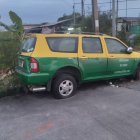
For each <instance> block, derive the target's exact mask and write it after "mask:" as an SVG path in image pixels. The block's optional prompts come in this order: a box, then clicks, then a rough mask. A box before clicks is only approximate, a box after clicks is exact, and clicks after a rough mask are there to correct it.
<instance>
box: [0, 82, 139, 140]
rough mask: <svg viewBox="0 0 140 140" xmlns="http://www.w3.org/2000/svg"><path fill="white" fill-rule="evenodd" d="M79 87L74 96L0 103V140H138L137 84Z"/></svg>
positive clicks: (30, 97)
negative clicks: (61, 98) (62, 98)
mask: <svg viewBox="0 0 140 140" xmlns="http://www.w3.org/2000/svg"><path fill="white" fill-rule="evenodd" d="M120 86H122V87H119V88H117V87H113V86H109V85H107V84H105V83H90V84H86V85H83V86H82V87H81V88H80V89H79V90H78V93H77V94H76V96H74V97H72V98H70V99H66V100H55V99H53V98H51V97H50V96H49V95H46V94H43V93H40V94H34V95H23V94H22V95H17V96H12V97H5V98H1V99H0V140H139V139H140V82H127V83H122V84H121V85H120Z"/></svg>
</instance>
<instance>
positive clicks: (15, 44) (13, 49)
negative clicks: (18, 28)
mask: <svg viewBox="0 0 140 140" xmlns="http://www.w3.org/2000/svg"><path fill="white" fill-rule="evenodd" d="M19 45H20V41H19V40H18V39H17V38H16V37H14V35H13V33H11V32H0V61H1V62H0V70H7V69H14V66H15V62H16V56H17V52H18V49H19Z"/></svg>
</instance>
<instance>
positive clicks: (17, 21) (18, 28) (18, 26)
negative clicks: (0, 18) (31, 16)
mask: <svg viewBox="0 0 140 140" xmlns="http://www.w3.org/2000/svg"><path fill="white" fill-rule="evenodd" d="M9 16H10V19H11V21H12V22H13V26H8V25H6V24H5V23H3V22H0V26H3V27H4V28H5V29H6V30H8V31H10V32H13V33H14V34H15V35H16V36H17V37H18V39H19V40H22V38H23V33H24V28H23V25H22V20H21V18H20V17H19V16H18V15H17V14H16V13H15V12H13V11H10V12H9Z"/></svg>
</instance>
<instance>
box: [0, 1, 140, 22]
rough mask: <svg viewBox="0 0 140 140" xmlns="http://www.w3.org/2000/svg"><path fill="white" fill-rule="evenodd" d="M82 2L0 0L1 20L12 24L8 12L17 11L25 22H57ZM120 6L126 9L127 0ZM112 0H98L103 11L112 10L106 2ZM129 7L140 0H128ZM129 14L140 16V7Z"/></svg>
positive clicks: (89, 7) (88, 7) (87, 2)
mask: <svg viewBox="0 0 140 140" xmlns="http://www.w3.org/2000/svg"><path fill="white" fill-rule="evenodd" d="M74 1H75V3H80V0H0V16H1V19H0V20H1V21H3V22H5V23H7V24H11V22H10V19H9V16H8V12H9V11H10V10H12V11H14V12H16V13H17V14H18V15H19V16H20V17H21V18H22V20H23V23H24V24H29V23H42V22H55V21H57V19H58V18H59V17H60V16H63V14H64V13H65V14H71V13H72V12H73V3H74ZM120 1H122V2H119V8H120V9H125V6H126V3H125V0H120ZM123 1H124V2H123ZM104 2H110V0H98V3H100V4H99V5H98V6H99V8H100V10H101V11H106V10H110V4H109V3H104ZM85 3H86V4H91V0H85ZM75 8H76V12H80V11H81V10H80V5H79V4H76V5H75ZM128 8H140V0H128ZM85 12H86V14H88V13H90V12H91V5H86V6H85ZM119 16H126V11H125V10H120V11H119ZM127 16H131V17H132V16H135V17H137V16H140V9H133V10H132V9H129V10H128V12H127Z"/></svg>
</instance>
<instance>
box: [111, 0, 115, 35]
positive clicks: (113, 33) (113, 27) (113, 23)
mask: <svg viewBox="0 0 140 140" xmlns="http://www.w3.org/2000/svg"><path fill="white" fill-rule="evenodd" d="M112 36H116V6H115V0H112Z"/></svg>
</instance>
